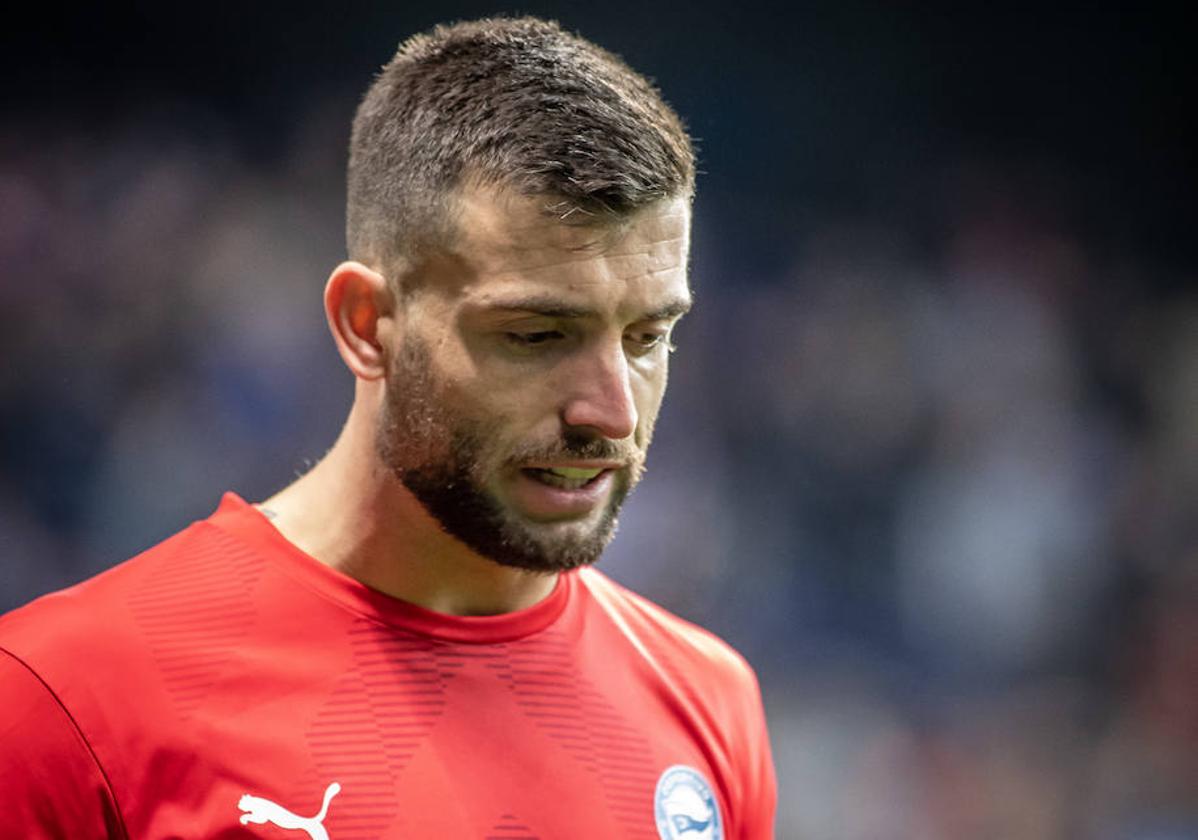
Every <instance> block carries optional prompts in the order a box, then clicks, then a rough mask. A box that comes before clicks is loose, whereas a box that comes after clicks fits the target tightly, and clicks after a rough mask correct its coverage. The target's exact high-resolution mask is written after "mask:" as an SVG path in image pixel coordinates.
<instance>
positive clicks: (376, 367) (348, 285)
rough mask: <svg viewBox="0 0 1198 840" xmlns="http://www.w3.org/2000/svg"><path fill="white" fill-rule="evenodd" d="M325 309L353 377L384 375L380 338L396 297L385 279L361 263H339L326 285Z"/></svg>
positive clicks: (388, 324)
mask: <svg viewBox="0 0 1198 840" xmlns="http://www.w3.org/2000/svg"><path fill="white" fill-rule="evenodd" d="M324 312H325V317H326V318H328V322H329V331H330V332H331V333H332V334H333V340H334V341H335V342H337V352H339V353H340V354H341V358H342V359H343V360H344V361H345V364H346V366H347V367H348V368H349V369H350V371H352V372H353V374H354V376H356V377H358V378H359V379H366V380H373V379H382V378H383V377H384V376H386V373H387V348H386V346H385V343H384V341H383V337H384V336H385V335H386V334H387V333H388V331H389V328H390V327H391V326H393V325H392V324H391V321H392V319H393V318H394V317H395V296H394V295H393V294H392V292H391V287H390V286H389V285H388V284H387V279H386V278H385V277H383V275H381V274H379V273H378V272H377V271H375V270H373V269H371V268H368V267H367V266H365V265H363V264H362V263H359V262H353V261H352V260H351V261H347V262H343V263H341V265H339V266H337V267H336V268H334V269H333V273H332V274H331V275H329V282H328V283H326V284H325V287H324Z"/></svg>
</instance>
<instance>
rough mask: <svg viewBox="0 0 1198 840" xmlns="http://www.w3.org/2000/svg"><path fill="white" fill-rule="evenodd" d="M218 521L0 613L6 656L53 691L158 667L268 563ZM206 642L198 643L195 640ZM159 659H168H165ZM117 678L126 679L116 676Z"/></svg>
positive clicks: (0, 641)
mask: <svg viewBox="0 0 1198 840" xmlns="http://www.w3.org/2000/svg"><path fill="white" fill-rule="evenodd" d="M257 554H258V553H257V552H255V551H254V549H253V547H251V546H249V545H247V544H245V543H244V542H242V541H240V540H238V539H235V538H234V537H232V536H230V535H229V534H228V533H226V532H225V531H224V530H223V529H221V528H218V527H215V526H214V525H213V524H212V521H211V520H203V521H200V522H195V523H193V524H192V525H190V526H189V527H187V528H185V529H184V530H182V531H180V532H178V533H176V534H174V535H173V536H171V537H169V538H167V539H166V540H164V541H163V542H160V543H158V544H157V545H155V546H153V547H152V548H150V549H148V550H146V551H144V552H142V553H141V554H139V555H137V556H135V557H133V558H132V559H130V560H126V561H125V562H123V563H121V564H119V565H117V566H114V567H113V568H111V569H109V570H107V571H105V572H102V573H100V574H98V575H96V576H95V577H92V578H89V579H88V580H85V581H83V582H82V583H79V584H76V585H75V586H72V587H70V588H68V589H63V590H61V591H58V592H53V593H51V594H49V595H45V596H43V597H41V598H38V599H37V600H35V601H33V602H31V603H29V604H26V605H25V606H23V607H20V608H18V609H16V610H13V611H12V612H10V613H8V614H6V615H4V616H0V649H3V650H5V651H7V652H8V653H9V654H11V655H12V656H14V657H16V658H17V659H19V660H20V661H21V662H23V663H24V664H25V665H26V666H27V667H29V668H30V669H31V670H33V671H34V672H36V673H37V674H38V675H39V677H41V678H42V679H44V680H45V681H46V682H47V684H49V685H50V686H52V687H53V688H55V690H58V689H59V687H60V686H79V685H87V686H90V690H88V691H86V692H84V691H82V690H81V691H80V693H81V694H83V695H84V696H88V697H94V696H97V695H96V693H95V690H96V689H98V688H99V687H101V685H102V684H104V683H107V682H113V683H116V682H123V683H125V684H127V682H126V681H127V680H128V679H130V678H133V677H135V676H136V675H137V674H138V673H140V672H141V671H145V670H147V669H153V670H155V671H156V670H157V667H156V654H160V653H161V652H162V650H163V649H170V648H171V647H172V646H175V645H184V644H185V643H186V642H188V641H189V640H188V639H187V634H188V633H191V634H192V635H193V636H195V635H196V634H199V635H201V636H202V632H201V630H202V628H201V627H199V626H197V624H196V621H197V620H198V619H200V618H203V616H201V615H200V614H199V613H200V612H202V611H207V613H208V620H209V621H210V622H215V623H217V624H219V623H220V619H221V617H222V616H225V615H228V614H229V613H230V608H231V607H233V606H236V604H237V601H238V599H239V597H241V595H242V593H243V592H244V590H245V587H246V581H247V579H249V578H252V577H253V569H254V567H255V566H256V565H258V564H260V563H261V558H260V557H259V556H257ZM190 641H192V642H199V641H201V639H200V638H198V637H197V638H194V639H191V640H190ZM157 658H161V657H160V656H158V657H157ZM118 675H120V676H118Z"/></svg>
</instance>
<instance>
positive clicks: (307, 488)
mask: <svg viewBox="0 0 1198 840" xmlns="http://www.w3.org/2000/svg"><path fill="white" fill-rule="evenodd" d="M544 206H545V202H544V201H542V200H538V199H535V198H527V197H522V196H517V195H514V194H512V193H510V192H507V191H505V190H503V189H501V188H470V189H466V190H464V191H463V192H462V194H461V196H460V198H459V203H458V218H457V229H458V231H459V233H458V235H457V236H456V237H455V241H454V242H453V243H452V244H451V245H449V246H447V247H446V248H444V249H443V250H440V251H438V252H437V253H435V254H433V255H431V256H430V257H428V258H427V259H426V260H425V261H424V262H423V263H422V264H421V265H419V266H418V267H410V268H409V269H408V270H407V271H408V273H407V274H405V276H403V277H400V278H398V281H399V284H400V285H403V286H404V288H406V289H409V290H410V291H409V293H408V294H406V295H403V296H402V297H401V296H400V295H399V294H398V293H397V292H396V291H395V289H396V284H393V283H389V282H388V280H387V278H386V277H384V276H383V274H381V273H380V272H379V271H377V270H375V268H373V267H370V266H367V265H363V264H362V263H359V262H353V261H349V262H344V263H342V264H341V265H339V266H337V267H336V268H335V269H334V270H333V272H332V275H331V276H330V277H329V280H328V283H327V285H326V288H325V295H324V303H325V311H326V315H327V318H328V323H329V328H330V331H331V332H332V335H333V338H334V341H335V342H336V345H337V349H338V351H339V352H340V355H341V358H342V359H343V360H344V362H345V364H346V366H347V367H348V368H349V369H350V371H351V372H352V373H353V374H354V376H355V377H356V382H355V391H354V402H353V406H352V408H351V410H350V413H349V418H348V420H347V421H346V424H345V426H344V428H343V430H342V432H341V434H340V436H339V437H338V439H337V442H336V443H335V445H334V446H333V448H332V449H331V450H330V451H329V453H328V454H327V455H326V456H325V457H324V458H323V459H322V460H321V461H320V462H319V463H318V464H317V465H316V466H315V467H314V468H313V469H312V470H311V471H310V472H308V473H307V474H306V475H304V476H303V477H302V478H300V479H299V480H298V481H296V482H295V483H294V484H292V485H290V486H289V487H287V488H285V489H284V490H282V491H280V492H279V493H278V494H276V495H275V496H273V497H271V498H270V499H268V500H266V501H265V502H263V503H262V505H261V507H262V508H263V509H267V510H269V511H270V513H271V521H272V522H273V523H274V525H275V526H276V527H277V528H278V529H279V530H280V531H281V532H282V534H283V535H284V536H285V537H287V538H288V539H289V540H290V541H291V542H292V543H294V544H295V545H296V546H298V547H299V548H300V549H302V550H303V551H305V552H307V553H308V554H310V555H312V556H313V557H315V558H316V559H317V560H319V561H320V562H322V563H325V564H327V565H329V566H330V567H332V568H334V569H337V570H339V571H341V572H343V573H345V574H348V575H350V576H352V577H354V578H356V579H358V580H360V581H362V582H363V583H365V584H366V585H368V586H370V587H372V588H374V589H377V590H379V591H381V592H384V593H386V594H388V595H391V596H393V597H396V598H400V599H402V600H405V601H408V602H411V603H414V604H417V605H419V606H423V607H425V608H428V609H432V610H435V611H438V612H442V613H448V614H453V615H494V614H500V613H505V612H510V611H514V610H519V609H523V608H526V607H529V606H532V605H533V604H535V603H537V602H538V601H540V600H541V599H543V598H544V597H546V596H547V595H548V594H549V593H550V592H551V591H552V590H553V588H554V586H555V584H556V580H557V573H556V572H554V571H552V570H546V569H539V570H532V569H525V568H518V567H514V566H512V565H504V564H503V563H500V562H496V560H495V559H493V558H492V557H488V556H485V555H484V554H482V553H480V552H479V551H477V550H475V549H472V548H471V547H469V546H468V545H467V544H466V543H465V542H463V541H462V540H460V539H458V538H456V537H454V536H452V535H451V534H449V533H447V532H446V530H445V529H444V528H443V527H442V525H441V523H440V522H439V521H438V520H437V519H436V518H435V517H434V516H433V515H431V514H430V512H429V510H428V509H427V508H426V507H425V506H424V505H423V504H422V503H421V502H420V501H419V500H418V499H417V498H416V496H415V495H414V494H413V493H412V492H411V490H409V489H408V487H406V486H405V485H404V483H403V482H402V481H401V480H400V477H399V476H398V475H397V470H396V465H397V464H396V461H397V460H398V461H402V462H403V463H407V464H438V463H440V462H442V461H444V459H445V458H446V457H447V456H448V454H449V450H450V448H451V447H450V441H449V437H450V435H449V432H450V431H451V430H452V428H451V427H468V428H470V429H471V430H472V431H474V432H475V433H477V437H478V438H479V441H480V443H479V448H478V451H477V452H475V453H473V457H474V460H473V461H472V462H471V476H472V477H473V478H474V479H475V480H476V481H477V483H478V485H479V489H480V490H481V491H483V492H485V493H486V495H487V497H488V498H489V499H491V500H492V501H493V503H494V504H495V505H496V506H497V510H498V512H499V513H500V515H501V517H502V519H503V521H504V523H505V526H506V527H509V528H512V529H515V530H516V531H518V532H519V533H520V534H521V535H522V538H523V539H526V540H527V541H529V543H530V544H531V545H534V546H536V547H537V548H538V549H539V550H541V551H542V552H543V553H545V554H546V555H547V556H549V557H551V558H552V557H553V556H554V553H555V552H556V551H558V550H559V549H562V548H564V547H566V546H571V545H579V544H584V545H585V544H587V542H588V540H591V541H596V540H597V541H598V542H599V543H602V542H605V541H606V537H605V536H604V535H603V533H602V529H603V523H604V519H605V514H606V513H609V512H611V513H614V511H613V510H611V509H612V507H613V504H614V502H615V497H616V496H618V495H619V491H620V490H621V488H624V489H630V488H631V486H632V485H633V484H635V482H636V480H637V479H638V478H639V475H640V472H641V470H642V469H643V462H644V456H645V452H646V450H647V448H648V446H649V441H650V439H651V437H652V433H653V426H654V423H655V421H656V419H657V414H658V411H659V409H660V406H661V401H662V397H663V396H664V394H665V388H666V380H667V373H668V362H669V333H670V330H671V329H672V328H673V326H674V324H675V323H676V322H677V320H678V318H679V317H681V315H682V314H683V313H684V312H685V310H686V309H687V308H688V307H689V305H690V299H691V298H690V291H689V288H688V284H687V258H688V251H689V231H690V207H689V201H688V200H687V199H685V198H677V199H667V200H663V201H660V202H657V203H656V204H654V205H651V206H649V207H647V208H644V209H642V210H641V211H639V212H638V213H637V214H636V215H634V216H633V217H632V218H631V220H629V221H627V222H626V223H623V224H621V225H619V226H618V227H611V226H608V227H596V226H586V227H583V226H575V225H567V224H563V223H562V222H560V221H559V220H557V219H555V218H553V217H550V216H547V215H546V214H545V212H544ZM412 348H419V349H420V350H421V354H422V357H423V362H422V364H424V365H426V366H427V369H425V370H424V371H423V372H424V373H425V374H426V376H424V377H414V376H413V375H412V372H413V369H414V368H413V363H412V362H411V355H412ZM405 354H406V355H405ZM420 378H424V379H427V381H426V382H423V383H420V384H419V386H418V385H417V383H416V380H417V379H420ZM405 381H406V382H407V383H408V388H409V389H411V390H412V391H415V390H417V388H418V387H419V389H420V390H421V392H422V393H424V394H425V396H426V397H427V399H424V400H423V402H422V404H421V405H417V408H418V409H419V408H423V409H427V410H429V411H431V413H432V415H435V416H434V417H432V419H430V420H429V421H428V422H415V423H404V422H400V423H398V424H396V422H395V414H396V407H397V406H402V405H404V404H405V400H406V398H407V397H410V396H411V394H409V393H407V392H406V391H404V390H403V389H404V388H405ZM406 402H407V403H411V402H412V401H411V400H406ZM418 402H420V401H418ZM401 413H402V412H401ZM425 429H428V430H431V431H428V432H427V433H425V432H424V431H423V430H425ZM566 440H569V441H572V442H573V443H574V444H576V445H578V446H582V447H584V448H586V447H589V449H588V450H587V451H588V452H591V453H592V454H593V453H600V454H601V457H592V458H591V459H590V460H588V461H586V463H594V464H599V463H602V464H603V465H605V467H607V468H608V469H609V470H610V476H609V478H608V479H605V481H604V482H603V483H602V485H601V486H602V487H603V488H604V492H603V494H602V496H603V497H602V498H601V499H600V500H599V502H598V503H596V504H594V505H592V506H590V507H588V508H587V509H585V510H561V509H559V508H555V507H554V506H553V505H549V506H548V507H546V505H545V504H544V498H543V494H542V493H541V492H540V490H539V489H538V487H539V485H537V483H536V482H535V481H534V480H533V479H531V478H530V473H527V472H525V470H524V469H523V468H526V467H547V466H566V465H571V464H573V465H578V464H579V463H580V461H579V459H578V457H577V454H576V453H575V454H570V453H569V452H568V451H567V450H565V449H563V445H564V444H563V441H566ZM606 518H611V517H606ZM596 553H597V552H596ZM588 562H589V561H588Z"/></svg>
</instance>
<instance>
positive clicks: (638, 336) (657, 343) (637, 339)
mask: <svg viewBox="0 0 1198 840" xmlns="http://www.w3.org/2000/svg"><path fill="white" fill-rule="evenodd" d="M625 341H627V342H629V344H631V345H632V349H633V351H634V352H636V353H637V354H638V355H643V354H645V353H648V352H649V351H651V350H655V349H657V348H658V347H665V348H666V349H668V350H669V351H670V352H671V353H672V352H674V345H673V343H671V341H670V334H669V333H668V332H654V331H652V330H641V331H639V332H632V333H629V334H628V335H627V336H625Z"/></svg>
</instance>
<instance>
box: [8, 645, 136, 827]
mask: <svg viewBox="0 0 1198 840" xmlns="http://www.w3.org/2000/svg"><path fill="white" fill-rule="evenodd" d="M0 710H3V712H2V714H0V791H3V806H4V807H2V808H0V837H21V838H28V840H42V838H46V840H50V838H54V840H58V838H61V840H126V838H127V836H128V835H127V834H126V832H125V829H124V827H123V825H122V822H121V818H120V814H119V811H118V810H117V807H116V802H115V800H114V798H113V795H112V790H111V788H110V787H109V784H108V780H107V779H106V778H105V776H104V772H103V770H102V768H101V767H100V765H99V764H98V762H97V761H96V758H95V756H94V755H93V754H92V751H91V748H90V747H89V746H88V744H87V741H86V740H85V738H84V736H83V734H82V733H80V731H79V729H78V727H77V726H76V725H75V722H74V720H72V718H71V716H70V715H69V714H68V712H67V711H66V709H64V708H63V707H62V705H61V704H60V703H59V701H58V699H57V698H56V697H55V696H54V693H53V692H52V691H51V690H50V689H49V687H47V686H46V684H45V683H44V682H42V680H41V679H40V678H39V677H38V676H37V674H35V673H34V672H33V671H32V670H31V669H30V668H29V667H28V666H26V665H25V663H24V662H22V661H21V660H20V659H18V658H16V657H15V656H13V655H12V654H11V653H9V652H8V651H5V650H3V649H0Z"/></svg>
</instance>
